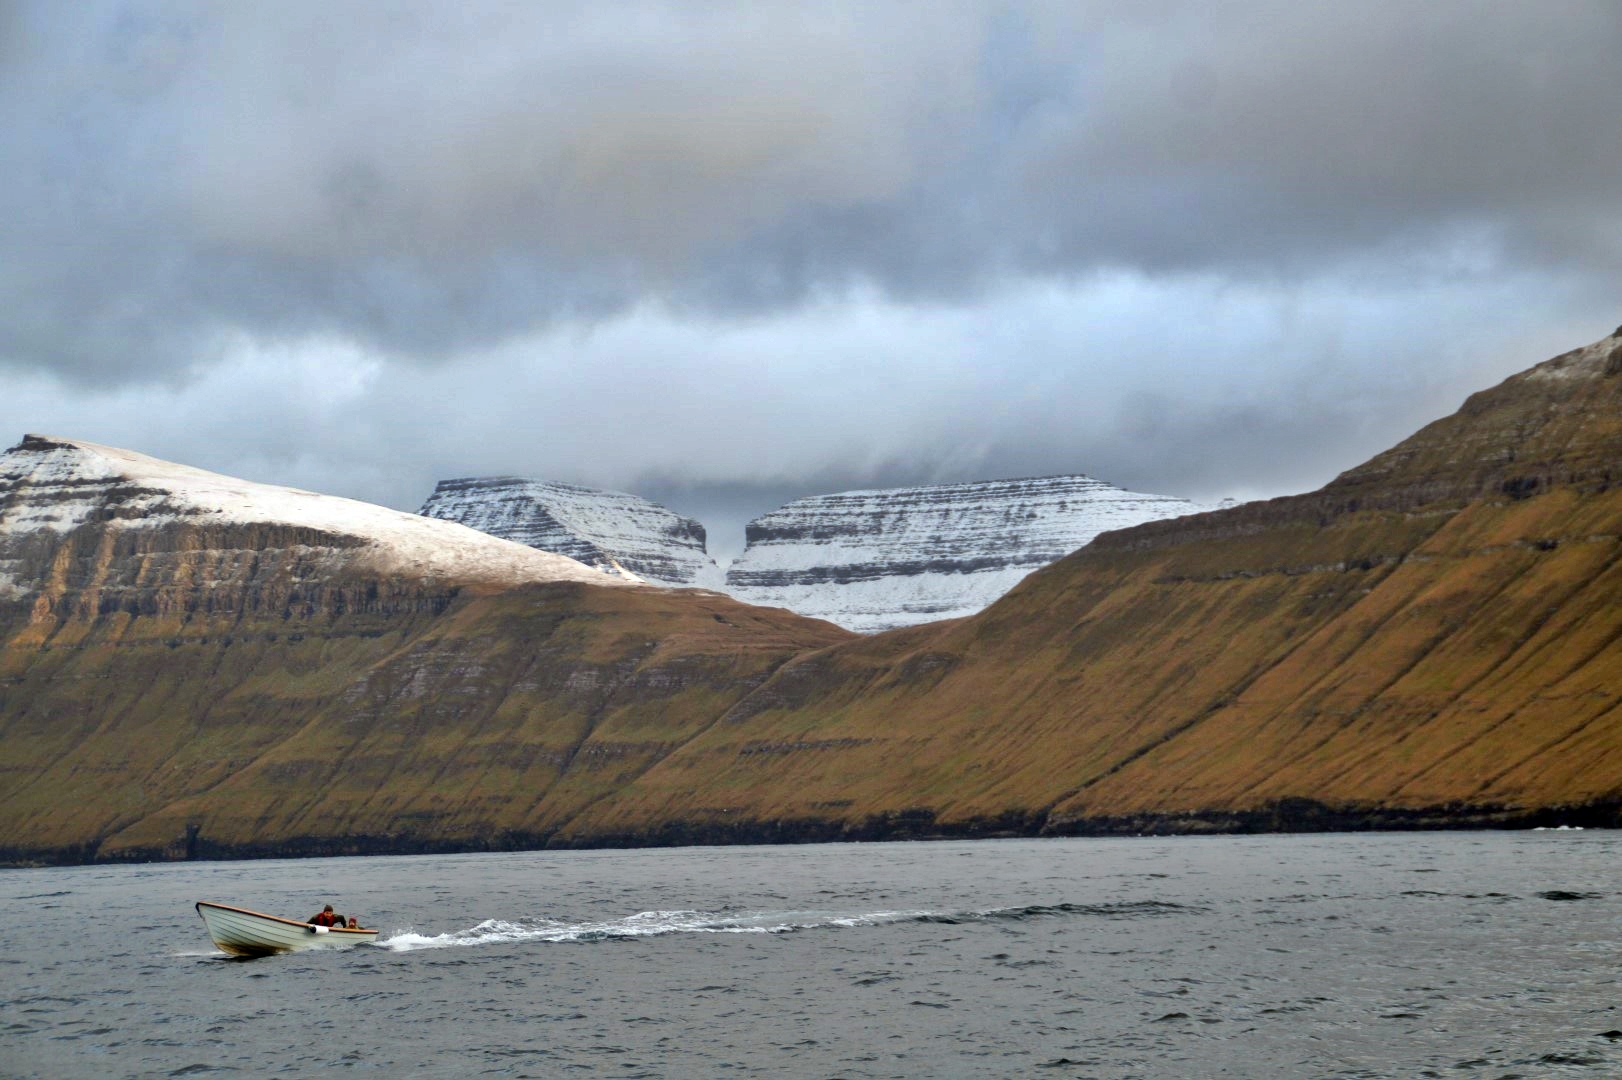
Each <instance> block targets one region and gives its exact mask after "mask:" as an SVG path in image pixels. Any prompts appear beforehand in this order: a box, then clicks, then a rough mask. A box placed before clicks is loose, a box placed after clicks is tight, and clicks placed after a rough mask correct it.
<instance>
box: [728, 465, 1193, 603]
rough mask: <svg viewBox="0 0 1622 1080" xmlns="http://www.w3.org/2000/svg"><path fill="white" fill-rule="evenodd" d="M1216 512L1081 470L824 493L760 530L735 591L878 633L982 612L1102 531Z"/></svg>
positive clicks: (767, 518) (773, 516)
mask: <svg viewBox="0 0 1622 1080" xmlns="http://www.w3.org/2000/svg"><path fill="white" fill-rule="evenodd" d="M1207 509H1210V507H1206V506H1201V505H1198V504H1195V503H1192V502H1189V501H1188V500H1186V499H1177V498H1172V497H1169V496H1164V495H1148V494H1143V493H1139V492H1131V491H1125V490H1123V489H1121V488H1118V487H1115V486H1114V485H1112V484H1106V483H1104V482H1103V481H1100V480H1095V479H1093V478H1092V477H1088V476H1080V475H1076V476H1050V477H1040V478H1035V479H1027V480H995V481H984V482H979V483H970V484H942V485H937V486H932V487H913V488H894V489H890V490H863V491H846V492H841V493H839V494H835V495H819V496H813V497H811V498H805V499H796V500H795V501H794V502H791V503H789V504H787V505H786V506H783V507H780V508H779V509H777V510H774V511H773V512H772V513H770V514H766V515H764V516H762V517H759V518H756V519H755V520H754V521H752V522H750V523H749V529H748V538H749V544H748V547H747V548H746V549H745V551H744V553H743V555H742V556H741V557H739V559H738V560H737V561H736V562H734V563H733V564H732V566H731V567H730V568H729V569H728V571H727V578H726V582H727V583H726V591H727V592H729V593H730V594H732V595H733V596H734V597H736V598H737V599H739V600H743V601H745V602H747V603H751V604H763V605H769V606H773V607H786V608H788V609H790V610H791V611H796V612H799V613H800V614H802V615H809V616H812V617H814V618H819V619H827V620H828V621H829V622H833V623H837V624H839V625H841V626H844V627H846V628H848V629H851V630H856V631H859V632H863V633H871V632H874V631H878V630H888V629H894V628H896V627H899V626H911V625H914V624H917V623H922V622H930V621H933V620H936V619H947V618H955V617H958V616H961V615H972V614H974V613H975V612H978V611H980V610H982V609H984V608H985V607H987V606H988V605H989V604H991V603H992V602H993V601H995V600H996V599H997V598H999V597H1000V596H1002V595H1003V594H1004V593H1006V592H1007V591H1008V590H1009V589H1011V588H1013V587H1014V585H1016V584H1018V582H1019V581H1020V580H1021V579H1023V578H1024V577H1025V576H1026V575H1027V574H1029V573H1030V572H1031V571H1032V570H1035V569H1037V568H1039V567H1041V566H1045V565H1047V564H1048V563H1051V562H1053V561H1054V560H1055V559H1058V558H1061V557H1062V556H1064V555H1067V554H1069V553H1070V552H1072V551H1074V550H1076V549H1077V548H1080V547H1083V546H1084V545H1086V544H1088V543H1089V542H1091V541H1092V539H1093V537H1095V536H1097V535H1098V534H1099V533H1101V532H1104V531H1106V530H1110V529H1121V528H1126V527H1129V526H1132V525H1139V524H1142V523H1143V522H1146V521H1155V520H1158V519H1161V518H1168V517H1179V516H1182V515H1184V514H1193V513H1199V512H1201V511H1204V510H1207Z"/></svg>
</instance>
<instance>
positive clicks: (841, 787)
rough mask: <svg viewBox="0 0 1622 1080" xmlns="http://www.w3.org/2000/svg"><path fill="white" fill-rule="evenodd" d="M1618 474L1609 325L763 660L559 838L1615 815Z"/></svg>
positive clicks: (1615, 360) (1620, 776)
mask: <svg viewBox="0 0 1622 1080" xmlns="http://www.w3.org/2000/svg"><path fill="white" fill-rule="evenodd" d="M1619 479H1622V330H1619V331H1618V333H1616V334H1613V335H1611V336H1609V337H1607V338H1605V339H1603V340H1601V341H1598V342H1596V343H1594V344H1593V345H1590V346H1587V347H1585V348H1582V349H1578V350H1574V351H1573V352H1570V353H1567V354H1565V355H1562V356H1559V357H1556V358H1555V359H1553V360H1550V361H1548V362H1546V363H1544V364H1541V365H1539V366H1537V367H1535V368H1532V369H1531V370H1529V371H1526V372H1523V373H1522V374H1520V375H1516V376H1514V377H1512V378H1510V379H1508V380H1506V381H1505V382H1504V383H1502V384H1501V385H1499V386H1497V387H1494V388H1493V389H1491V390H1487V391H1483V392H1481V393H1478V394H1476V395H1474V396H1472V397H1471V398H1470V399H1469V400H1468V401H1467V402H1465V404H1464V406H1463V407H1462V408H1461V409H1460V410H1459V411H1458V412H1457V413H1456V414H1454V415H1453V416H1449V417H1446V418H1444V419H1442V420H1438V421H1437V422H1435V423H1433V424H1431V425H1429V426H1428V427H1426V428H1425V429H1423V430H1422V431H1420V432H1418V433H1417V434H1415V435H1414V436H1413V437H1411V438H1409V439H1407V440H1405V441H1404V442H1403V443H1401V444H1400V445H1398V446H1396V447H1394V448H1392V449H1391V450H1389V451H1387V452H1385V453H1383V454H1380V455H1378V456H1376V457H1375V458H1373V459H1372V460H1371V461H1369V462H1368V463H1366V464H1364V465H1362V466H1359V467H1357V468H1354V469H1351V470H1349V471H1347V472H1346V473H1344V474H1342V475H1341V476H1340V477H1339V478H1337V479H1336V480H1335V481H1333V482H1332V483H1330V484H1329V485H1327V486H1326V487H1324V488H1323V489H1322V490H1320V491H1317V492H1313V493H1310V494H1306V495H1300V496H1292V497H1288V498H1281V499H1274V500H1271V501H1269V502H1264V503H1253V504H1247V505H1245V506H1241V507H1236V508H1233V509H1229V510H1224V511H1218V512H1213V513H1206V514H1199V515H1194V516H1191V517H1186V518H1180V519H1176V520H1171V521H1161V522H1153V523H1149V524H1145V525H1140V526H1137V527H1135V528H1130V529H1124V530H1120V531H1116V532H1110V533H1106V534H1104V535H1102V536H1100V537H1099V538H1098V539H1096V540H1095V541H1094V542H1093V543H1092V544H1090V545H1089V546H1088V547H1086V548H1083V549H1082V550H1080V551H1078V552H1076V553H1075V554H1073V555H1070V556H1068V557H1067V558H1064V559H1061V560H1060V561H1058V562H1056V563H1054V564H1053V565H1051V566H1048V567H1046V568H1043V569H1041V570H1038V571H1036V572H1035V573H1033V574H1031V575H1030V576H1029V577H1027V578H1026V579H1025V580H1024V581H1023V582H1021V583H1020V584H1019V585H1018V586H1017V587H1016V588H1015V589H1014V590H1013V591H1012V592H1010V593H1009V594H1008V595H1007V596H1006V597H1004V598H1003V599H1002V600H1000V601H998V602H997V603H995V604H993V605H992V606H991V607H990V608H988V609H987V610H986V611H984V612H982V613H981V614H979V615H977V616H974V617H971V618H968V619H963V620H960V621H956V622H951V623H944V624H933V625H928V626H920V627H915V628H911V629H907V630H899V631H894V632H891V633H887V634H880V635H877V636H875V637H872V638H869V639H866V640H861V641H858V642H853V643H850V644H847V645H842V646H838V647H835V648H832V649H828V650H824V651H822V652H820V653H817V654H815V655H812V656H808V657H804V658H801V659H798V660H796V661H794V662H793V663H790V664H788V665H785V666H784V667H783V668H781V669H780V670H779V671H778V672H777V673H776V674H775V675H774V676H773V677H772V678H771V679H769V680H767V682H766V683H765V684H764V685H762V686H761V687H760V689H758V690H757V691H755V692H754V693H753V694H751V695H750V696H749V697H748V698H747V699H745V700H744V701H743V702H742V703H740V705H739V706H737V707H735V709H734V710H733V711H732V713H730V714H729V717H728V722H727V723H723V724H719V725H717V726H716V727H715V728H714V729H712V730H711V731H709V732H707V733H706V735H705V737H704V738H703V739H701V740H695V741H694V742H693V743H691V744H689V745H688V746H685V747H683V748H682V750H681V751H680V752H679V753H678V754H674V755H672V756H671V757H670V758H669V759H667V760H666V761H665V762H663V763H662V764H661V766H660V768H659V769H658V770H655V771H650V772H649V773H648V774H647V775H646V776H644V777H642V778H640V779H639V780H638V782H637V783H636V784H634V785H632V786H631V787H629V788H627V789H626V790H625V791H623V792H621V793H619V794H618V796H617V797H616V798H615V799H614V800H612V801H611V802H605V803H603V804H602V805H600V806H598V807H595V808H594V809H593V812H592V814H590V815H588V816H586V817H583V818H582V819H580V820H578V821H576V822H574V823H572V824H571V835H574V836H578V837H581V838H585V837H594V838H598V841H599V842H600V838H601V837H602V836H604V835H605V834H607V835H612V834H616V833H619V834H623V835H626V836H634V837H644V838H645V837H649V836H660V835H663V834H665V833H670V834H673V835H679V836H681V837H695V836H712V837H713V836H726V835H732V836H740V837H742V836H754V837H756V838H764V837H768V836H771V835H774V834H775V835H791V834H794V833H795V832H799V833H801V834H815V835H820V836H842V835H847V836H848V835H864V834H867V833H872V832H880V833H884V834H886V835H908V834H910V835H983V834H987V833H997V832H999V831H1004V832H1044V833H1098V832H1104V833H1107V832H1126V833H1133V832H1143V831H1190V830H1205V829H1230V830H1231V829H1241V830H1253V829H1279V828H1309V829H1311V828H1358V827H1382V826H1385V827H1413V826H1448V825H1461V824H1463V825H1494V824H1497V825H1508V824H1531V823H1546V824H1555V823H1560V822H1562V821H1564V822H1572V823H1588V824H1608V825H1618V824H1622V558H1619V556H1622V484H1619V483H1618V480H1619ZM700 784H702V785H704V787H705V788H707V789H708V790H720V791H725V792H727V793H728V796H729V798H728V801H727V805H726V806H724V807H723V808H721V809H719V810H716V811H712V812H703V811H700V810H697V809H696V808H694V807H693V806H692V805H691V801H690V800H689V799H688V798H687V797H685V796H684V795H683V794H682V793H684V792H687V791H691V790H693V789H694V787H695V786H696V785H700Z"/></svg>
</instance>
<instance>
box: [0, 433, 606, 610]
mask: <svg viewBox="0 0 1622 1080" xmlns="http://www.w3.org/2000/svg"><path fill="white" fill-rule="evenodd" d="M70 564H71V565H70ZM81 573H82V575H83V576H84V580H85V581H86V582H89V583H92V584H91V585H88V586H87V588H88V589H89V590H90V592H93V593H95V594H96V596H97V597H98V598H95V599H96V603H98V604H101V605H106V604H108V603H116V604H124V603H127V604H132V605H135V608H136V609H144V608H147V607H159V608H161V607H162V606H163V604H164V603H166V602H167V601H166V599H165V597H167V596H168V595H169V593H171V592H172V593H174V594H175V595H176V596H178V595H179V593H180V591H184V590H195V589H197V588H202V589H204V590H205V592H206V593H207V594H208V595H209V596H211V597H213V598H214V599H209V600H203V601H198V600H196V599H188V600H186V601H185V602H186V603H198V602H201V603H204V604H205V605H206V604H212V603H216V602H217V603H219V604H228V605H231V606H232V607H236V606H237V605H258V604H263V603H266V602H268V598H269V597H272V596H277V597H283V598H284V599H285V597H286V596H290V595H293V594H295V593H304V594H309V593H313V592H315V591H320V590H326V592H327V594H329V595H331V596H335V595H336V592H334V590H336V589H338V588H339V586H338V585H336V584H335V583H338V582H345V583H348V584H350V585H353V584H354V583H355V582H356V581H358V580H360V579H368V580H371V581H374V582H376V581H383V580H389V581H393V582H397V583H404V582H415V583H432V588H433V589H435V590H438V591H443V589H444V588H455V587H456V586H459V585H493V586H501V587H505V586H511V585H517V584H524V583H528V582H544V581H584V582H591V583H593V584H599V585H616V584H624V582H623V581H620V580H619V579H616V578H611V577H608V576H607V575H604V574H601V573H599V572H597V571H595V570H591V569H588V568H587V567H584V566H581V565H580V564H579V563H578V562H576V561H574V560H572V559H566V558H562V557H560V556H557V555H552V554H548V553H546V552H541V551H536V550H534V549H533V548H528V547H525V546H524V545H522V544H515V543H511V542H509V541H505V540H501V539H498V538H496V537H493V536H488V535H486V534H484V533H481V532H478V531H475V530H473V529H469V528H465V527H463V526H461V525H456V524H454V523H452V522H447V521H433V520H430V519H427V518H422V517H418V516H417V515H415V514H406V513H402V512H400V511H398V510H390V509H388V508H387V507H382V506H376V505H373V504H371V503H364V502H357V501H355V500H353V499H343V498H338V497H336V496H332V495H318V494H316V493H314V492H309V491H300V490H298V489H296V488H288V487H277V486H274V485H271V484H256V483H253V482H251V481H247V480H238V479H234V478H232V477H229V476H222V475H220V474H218V473H211V472H207V471H205V470H203V469H196V468H192V467H190V466H187V465H178V464H175V463H173V462H168V461H162V460H159V459H158V458H153V457H148V456H147V455H145V454H138V453H135V452H133V451H130V450H120V449H117V448H115V447H110V446H100V445H97V444H96V443H91V442H83V441H80V440H76V439H60V438H53V437H48V436H40V435H28V436H25V437H24V438H23V441H22V442H21V443H19V444H18V445H16V446H14V447H12V448H11V449H10V450H8V451H6V452H5V453H4V454H0V599H8V598H10V599H17V598H22V597H26V596H29V595H32V594H33V593H35V592H38V591H39V590H41V589H44V590H46V591H47V592H49V591H50V590H51V589H53V588H57V587H59V586H61V585H62V583H63V582H64V581H66V580H67V579H69V578H74V577H75V575H78V574H81ZM411 587H412V588H417V586H416V585H413V586H411ZM84 595H85V602H89V601H90V600H91V599H93V598H92V597H91V596H90V595H89V593H86V594H84ZM188 595H190V594H189V593H188ZM358 595H361V596H373V597H375V596H376V595H377V590H376V589H372V590H370V591H367V590H366V589H364V588H363V589H361V591H360V593H359V594H358ZM177 602H178V601H177ZM334 602H335V603H336V602H340V601H336V600H335V601H334ZM341 602H342V603H353V602H354V598H353V597H349V598H346V599H344V600H342V601H341Z"/></svg>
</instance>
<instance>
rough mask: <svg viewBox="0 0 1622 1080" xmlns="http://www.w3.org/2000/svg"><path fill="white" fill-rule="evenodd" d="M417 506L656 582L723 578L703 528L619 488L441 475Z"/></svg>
mask: <svg viewBox="0 0 1622 1080" xmlns="http://www.w3.org/2000/svg"><path fill="white" fill-rule="evenodd" d="M420 512H421V513H422V514H423V515H424V516H425V517H430V518H440V519H443V520H446V521H456V522H460V523H462V524H463V525H467V526H470V527H471V528H474V529H478V530H479V531H481V532H486V533H490V534H491V535H492V536H500V537H503V538H505V539H507V540H513V541H516V542H518V543H520V544H527V545H529V546H530V547H533V548H538V549H540V550H542V551H551V552H556V553H557V554H559V555H567V556H568V557H569V558H571V559H575V560H577V561H579V562H582V563H584V564H586V565H587V566H591V567H596V568H597V569H599V570H603V571H606V572H609V573H619V574H621V575H624V576H627V577H632V578H635V579H637V580H642V581H647V582H651V583H653V584H657V585H677V586H696V587H703V588H718V587H719V586H720V584H721V571H720V569H719V568H718V567H717V566H716V565H715V561H714V560H713V559H711V558H710V557H709V555H707V554H706V553H705V548H704V542H705V535H704V526H702V525H700V524H699V523H698V522H696V521H694V520H692V519H691V518H684V517H682V516H680V515H679V514H676V513H673V512H672V511H670V510H667V509H665V508H664V507H663V506H660V505H659V504H657V503H652V502H649V501H648V500H646V499H643V498H640V497H638V496H636V495H628V494H626V493H624V492H620V491H600V490H598V489H596V488H589V487H581V486H579V485H576V484H560V483H555V482H552V481H546V480H526V479H523V478H520V477H515V476H493V477H482V478H469V479H464V480H441V481H440V482H439V484H438V485H437V486H436V487H435V488H434V493H433V494H432V495H430V496H429V497H428V501H427V502H425V503H424V504H423V506H422V510H421V511H420Z"/></svg>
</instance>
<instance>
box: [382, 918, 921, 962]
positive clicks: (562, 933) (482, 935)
mask: <svg viewBox="0 0 1622 1080" xmlns="http://www.w3.org/2000/svg"><path fill="white" fill-rule="evenodd" d="M930 914H931V913H930V912H927V911H870V912H860V913H845V912H816V911H757V912H708V911H640V912H637V913H636V914H635V915H627V916H626V917H624V918H622V919H611V920H608V921H606V922H588V923H566V922H559V921H557V920H555V919H519V920H517V921H507V920H503V919H486V920H484V921H483V922H481V923H479V924H478V925H477V926H473V927H469V928H468V929H466V930H454V931H452V932H450V933H448V934H433V935H429V934H419V933H417V932H416V931H415V930H412V929H409V928H408V929H405V930H400V931H398V932H396V933H394V934H392V935H390V936H389V937H387V938H385V939H383V940H381V941H379V942H378V943H377V944H379V945H381V946H383V947H384V948H388V949H392V950H394V951H395V952H409V951H411V950H414V949H449V948H456V947H458V946H462V945H500V944H509V943H512V942H521V941H541V942H555V943H564V942H583V941H604V940H609V939H624V938H639V937H657V936H659V935H662V934H785V933H789V932H791V931H794V930H810V929H815V928H817V927H822V926H838V927H852V926H877V925H880V924H882V923H891V922H903V921H906V920H909V919H918V918H923V917H926V916H928V915H930Z"/></svg>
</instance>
